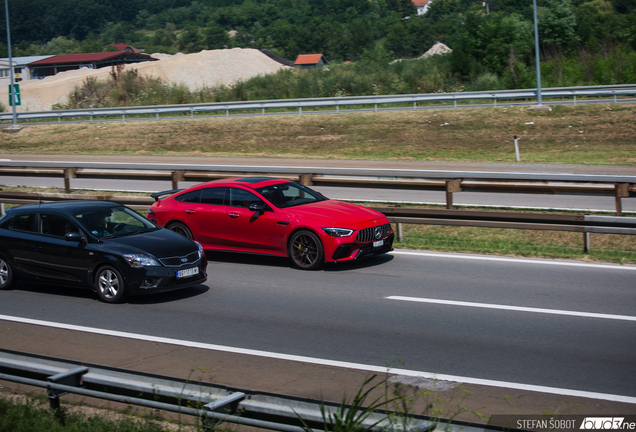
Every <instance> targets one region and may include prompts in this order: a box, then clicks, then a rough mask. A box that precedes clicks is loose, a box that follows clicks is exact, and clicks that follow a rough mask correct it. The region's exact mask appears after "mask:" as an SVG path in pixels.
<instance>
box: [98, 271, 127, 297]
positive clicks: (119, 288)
mask: <svg viewBox="0 0 636 432" xmlns="http://www.w3.org/2000/svg"><path fill="white" fill-rule="evenodd" d="M95 291H97V295H98V296H99V299H100V300H101V301H103V302H106V303H119V302H121V301H123V300H124V299H125V298H126V296H127V293H126V284H125V283H124V278H122V277H121V274H120V273H119V272H118V271H117V269H116V268H115V267H111V266H104V267H101V268H100V269H99V270H98V271H97V274H96V275H95Z"/></svg>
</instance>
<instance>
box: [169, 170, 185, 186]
mask: <svg viewBox="0 0 636 432" xmlns="http://www.w3.org/2000/svg"><path fill="white" fill-rule="evenodd" d="M184 180H185V177H184V175H183V171H173V172H172V189H179V182H180V181H184Z"/></svg>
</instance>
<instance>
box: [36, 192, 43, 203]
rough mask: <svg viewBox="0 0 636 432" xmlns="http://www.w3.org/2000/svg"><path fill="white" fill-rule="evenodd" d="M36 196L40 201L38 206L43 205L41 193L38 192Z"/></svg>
mask: <svg viewBox="0 0 636 432" xmlns="http://www.w3.org/2000/svg"><path fill="white" fill-rule="evenodd" d="M35 194H36V195H37V197H38V201H39V203H38V205H42V198H40V193H39V192H36V193H35Z"/></svg>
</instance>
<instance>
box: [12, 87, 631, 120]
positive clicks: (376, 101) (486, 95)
mask: <svg viewBox="0 0 636 432" xmlns="http://www.w3.org/2000/svg"><path fill="white" fill-rule="evenodd" d="M541 94H542V97H543V98H544V99H547V98H572V99H573V103H574V104H576V103H577V97H579V98H580V97H612V98H613V101H614V102H617V97H618V96H636V86H634V85H616V86H588V87H560V88H546V89H543V90H542V92H541ZM536 98H537V90H536V89H522V90H498V91H487V92H461V93H426V94H408V95H384V96H348V97H334V98H311V99H279V100H263V101H240V102H216V103H197V104H183V105H153V106H138V107H124V108H92V109H73V110H55V111H29V112H18V113H16V116H17V120H18V121H29V120H35V119H56V120H57V121H58V122H61V121H62V120H63V119H69V118H88V119H90V121H93V120H94V119H95V118H96V117H121V119H122V121H126V116H154V118H155V119H156V120H160V119H161V117H160V115H161V114H183V115H190V117H194V115H195V114H196V113H215V112H224V113H225V116H226V117H228V116H229V115H230V111H254V110H260V111H261V113H262V114H263V115H264V114H265V110H274V109H277V110H281V109H296V110H298V114H302V113H303V109H306V108H329V107H333V108H335V110H336V112H339V111H340V108H341V107H351V106H373V107H374V110H375V111H377V110H378V105H395V104H412V105H413V109H417V104H418V103H428V102H453V106H454V107H455V108H456V107H457V103H458V102H462V101H471V100H493V104H494V106H497V101H502V100H516V99H536ZM12 120H13V114H12V113H1V114H0V121H12Z"/></svg>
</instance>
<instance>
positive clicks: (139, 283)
mask: <svg viewBox="0 0 636 432" xmlns="http://www.w3.org/2000/svg"><path fill="white" fill-rule="evenodd" d="M193 267H196V268H198V270H199V272H198V274H195V275H192V276H188V277H183V278H178V277H177V271H179V270H184V269H187V268H193ZM135 270H139V271H136V272H135V274H134V276H133V277H132V278H129V280H127V281H126V286H127V288H128V292H129V293H130V295H140V294H156V293H160V292H166V291H174V290H178V289H183V288H188V287H191V286H193V285H198V284H202V283H204V282H205V281H206V280H207V278H208V275H207V260H206V259H205V256H204V257H203V258H202V259H200V260H199V261H197V262H196V263H191V264H189V265H185V266H181V267H163V266H162V267H146V268H141V269H135Z"/></svg>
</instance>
